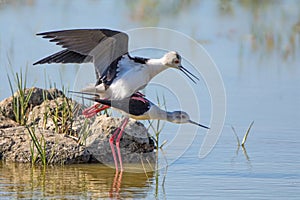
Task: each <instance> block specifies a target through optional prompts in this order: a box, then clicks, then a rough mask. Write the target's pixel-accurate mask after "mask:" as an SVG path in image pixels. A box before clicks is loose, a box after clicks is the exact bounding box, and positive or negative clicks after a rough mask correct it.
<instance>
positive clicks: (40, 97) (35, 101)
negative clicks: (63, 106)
mask: <svg viewBox="0 0 300 200" xmlns="http://www.w3.org/2000/svg"><path fill="white" fill-rule="evenodd" d="M30 92H32V94H31V96H30V99H29V101H28V108H33V107H35V106H37V105H40V104H41V103H42V102H44V99H48V100H53V99H56V98H57V97H63V96H64V94H63V92H62V91H60V90H58V89H55V88H52V89H49V90H44V89H41V88H36V87H33V88H27V89H25V92H24V93H25V97H26V96H27V95H28V94H30ZM19 96H20V95H19V93H18V92H16V93H15V94H14V96H11V97H9V98H6V99H4V100H3V101H1V102H0V109H1V110H0V111H1V113H2V115H4V116H5V117H8V118H9V119H12V120H15V116H14V111H13V99H14V98H18V97H19Z"/></svg>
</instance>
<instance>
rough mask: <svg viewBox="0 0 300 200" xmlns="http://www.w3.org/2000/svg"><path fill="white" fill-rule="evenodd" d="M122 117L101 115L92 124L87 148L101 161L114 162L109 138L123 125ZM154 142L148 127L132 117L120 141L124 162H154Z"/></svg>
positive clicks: (105, 162)
mask: <svg viewBox="0 0 300 200" xmlns="http://www.w3.org/2000/svg"><path fill="white" fill-rule="evenodd" d="M121 122H122V121H121V119H120V118H112V117H106V116H104V115H100V116H98V117H97V118H96V120H95V121H94V123H93V124H92V125H91V128H90V134H89V136H88V138H87V139H86V148H87V149H88V151H89V152H90V153H91V154H92V155H93V156H94V157H95V158H96V159H97V160H98V161H99V162H101V163H104V164H111V163H113V156H112V152H111V148H110V145H109V138H110V136H111V135H112V134H113V133H114V132H115V130H116V129H117V128H118V127H119V126H120V125H121ZM154 148H155V146H154V142H153V141H152V139H151V138H150V136H149V133H148V131H147V129H146V128H145V127H144V125H143V124H142V123H140V122H137V121H135V120H132V119H130V120H129V122H128V124H127V126H126V128H125V130H124V133H123V136H122V139H121V141H120V149H121V155H122V159H123V162H124V163H141V160H143V162H154V161H155V153H154Z"/></svg>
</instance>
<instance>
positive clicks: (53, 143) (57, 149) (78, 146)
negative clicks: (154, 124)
mask: <svg viewBox="0 0 300 200" xmlns="http://www.w3.org/2000/svg"><path fill="white" fill-rule="evenodd" d="M30 91H32V95H31V97H30V99H29V102H28V104H29V106H28V108H27V111H26V112H27V113H26V114H27V121H26V125H27V127H30V128H32V129H30V130H32V131H33V132H34V133H35V135H36V136H37V138H38V140H39V141H43V140H44V142H45V148H46V158H47V163H48V164H61V163H63V164H72V163H89V162H101V163H104V164H112V163H113V157H112V152H111V148H110V145H109V138H110V136H111V135H112V134H113V133H114V132H115V130H116V129H117V128H118V127H119V126H120V124H121V122H122V121H121V120H122V119H120V118H113V117H107V116H105V115H100V116H97V117H96V118H92V119H86V118H84V117H83V116H82V115H81V110H82V108H83V105H80V104H78V103H77V102H75V101H73V100H71V99H69V98H67V97H65V95H64V94H63V93H62V92H61V91H59V90H57V89H50V90H44V89H40V88H31V89H26V90H25V96H26V95H28V94H29V92H30ZM18 95H19V94H18V93H15V94H14V97H15V98H16V97H17V96H18ZM45 97H46V98H45ZM66 104H67V106H68V109H66ZM0 111H1V112H0V160H1V159H2V160H6V161H14V162H24V163H26V162H29V163H30V162H32V158H33V156H34V157H36V156H37V155H38V152H37V149H36V147H35V146H34V143H33V141H32V138H31V136H30V134H29V132H28V129H27V128H26V127H25V126H20V125H19V124H18V123H16V122H15V121H14V119H15V117H14V113H13V97H9V98H7V99H5V100H3V101H1V102H0ZM63 115H64V117H63ZM55 120H56V121H55ZM54 121H55V123H54ZM57 131H58V132H57ZM61 133H63V134H61ZM66 136H68V137H66ZM73 136H75V137H73ZM73 138H79V139H80V140H79V141H80V142H78V141H75V140H74V139H73ZM42 144H44V143H43V142H42ZM154 148H155V146H154V142H153V141H152V139H151V138H150V137H149V133H148V131H147V129H146V128H145V127H144V125H143V124H142V123H139V122H137V121H135V120H129V122H128V124H127V126H126V128H125V131H124V133H123V137H122V139H121V142H120V149H121V154H122V159H123V162H124V163H141V162H142V161H143V162H144V163H145V162H148V163H149V162H151V163H154V162H155V153H154ZM32 149H35V151H34V155H32ZM37 162H39V163H41V159H40V157H39V156H37Z"/></svg>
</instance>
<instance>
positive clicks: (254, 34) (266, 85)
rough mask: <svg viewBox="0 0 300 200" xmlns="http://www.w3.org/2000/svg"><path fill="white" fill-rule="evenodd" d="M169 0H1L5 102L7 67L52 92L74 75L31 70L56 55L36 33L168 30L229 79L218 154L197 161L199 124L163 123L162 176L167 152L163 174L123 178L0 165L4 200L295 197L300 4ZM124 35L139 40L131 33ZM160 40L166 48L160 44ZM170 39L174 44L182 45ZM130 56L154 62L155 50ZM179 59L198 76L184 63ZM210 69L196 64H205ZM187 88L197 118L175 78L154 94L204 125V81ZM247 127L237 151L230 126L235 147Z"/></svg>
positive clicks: (96, 171) (102, 172) (97, 170)
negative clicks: (196, 46)
mask: <svg viewBox="0 0 300 200" xmlns="http://www.w3.org/2000/svg"><path fill="white" fill-rule="evenodd" d="M170 2H171V1H156V3H153V2H152V1H147V0H145V1H138V2H135V1H124V2H123V3H120V2H115V1H92V0H89V1H85V2H83V1H72V2H70V1H32V0H31V1H30V0H28V1H0V26H1V32H0V66H1V71H2V73H1V74H0V78H1V80H4V82H2V84H1V85H0V99H3V98H5V97H7V96H9V95H10V91H9V90H8V87H9V86H8V83H7V81H6V79H7V78H6V72H8V73H10V71H11V68H13V70H14V71H19V69H20V68H22V69H23V70H24V69H25V68H26V65H28V85H35V86H39V87H48V86H49V85H50V84H49V82H51V83H52V84H53V83H56V86H57V87H58V88H59V87H61V86H62V85H64V86H65V87H69V88H72V87H73V83H74V81H75V77H76V76H77V72H79V71H80V70H81V68H80V67H79V66H77V65H76V66H74V65H67V66H64V65H51V66H49V67H44V66H38V67H35V68H33V67H32V63H33V62H34V61H36V60H38V59H40V58H42V57H43V56H45V55H48V54H50V53H52V52H54V51H57V50H58V49H59V48H58V47H56V46H55V45H52V44H50V43H48V42H47V41H46V40H42V39H40V38H37V37H36V36H35V35H34V34H35V33H37V32H41V31H47V30H57V29H67V28H79V27H80V28H84V27H108V28H115V29H119V30H129V29H132V28H139V27H145V26H155V27H156V26H158V27H164V28H169V29H174V30H177V31H179V32H182V33H184V34H187V35H188V36H190V37H192V38H193V39H195V40H196V41H198V42H199V43H201V44H202V45H203V46H204V48H205V49H206V50H207V52H208V53H209V55H210V56H211V58H212V59H213V61H214V62H215V63H216V65H217V66H218V69H219V70H220V73H221V75H222V78H223V81H224V85H225V89H226V97H227V104H226V105H227V112H226V121H225V126H224V128H223V131H222V134H221V136H220V138H219V140H218V142H217V144H216V146H215V147H214V149H213V151H212V152H211V153H210V154H209V155H208V156H206V157H205V158H203V159H200V158H199V157H198V155H199V150H200V147H201V143H202V141H203V140H204V138H205V135H206V132H205V130H202V129H197V130H196V133H197V134H192V133H194V132H195V127H191V126H189V125H183V126H178V125H174V124H170V123H166V124H165V128H164V129H163V132H162V135H161V138H160V141H161V142H162V141H164V140H167V144H166V146H165V147H164V152H165V155H166V158H167V161H168V164H169V166H168V169H167V171H165V168H164V167H165V166H166V161H165V159H164V158H163V156H162V154H161V155H160V159H159V163H158V165H159V168H160V170H159V171H157V172H149V173H147V174H145V173H133V172H124V173H123V174H122V176H116V175H115V172H114V170H113V169H111V168H107V167H105V166H102V165H95V164H94V165H72V166H63V167H60V166H56V167H48V168H47V169H46V170H43V169H39V168H32V167H30V166H28V165H16V164H8V163H3V164H0V198H4V199H5V198H11V197H14V198H35V199H37V198H45V199H46V198H49V199H50V198H59V199H79V198H86V199H89V198H92V197H94V198H147V199H153V198H158V199H165V198H166V199H175V198H176V199H179V198H188V199H199V197H204V198H205V199H223V198H224V197H228V198H230V199H242V198H243V199H283V198H287V199H298V198H299V196H300V191H299V188H300V172H299V169H300V158H299V147H300V136H299V133H300V125H299V119H300V104H299V102H300V84H299V77H300V67H299V66H300V62H299V61H300V59H299V55H300V54H299V53H300V52H299V45H300V38H299V33H300V7H299V3H298V2H297V1H283V2H281V1H276V2H274V1H263V3H260V4H256V3H255V2H256V1H246V0H240V1H234V2H232V1H184V2H182V1H172V4H170ZM137 39H139V38H137ZM131 40H132V41H131V42H133V43H134V40H133V38H132V39H131ZM157 40H159V38H157ZM158 42H159V43H167V42H166V40H161V41H158ZM170 43H174V44H175V45H176V44H177V43H178V44H179V41H171V42H170ZM178 49H179V50H180V49H181V50H180V53H182V54H183V57H186V56H184V53H185V52H188V51H189V50H190V47H189V46H179V47H178ZM176 50H177V49H176ZM137 54H143V55H146V56H160V55H161V51H156V52H152V51H140V52H137ZM195 56H197V55H195ZM196 58H197V57H196ZM184 64H186V66H187V68H189V69H193V68H192V66H190V65H189V64H188V63H187V62H186V63H184ZM207 66H208V63H205V62H204V61H203V66H202V67H204V68H205V67H207ZM91 70H92V68H91ZM45 74H46V75H45ZM201 75H202V74H201ZM174 76H175V77H176V76H177V73H175V72H174V70H168V71H166V72H164V75H163V76H158V77H157V78H156V79H155V80H154V82H155V83H159V82H162V81H163V80H166V79H168V78H170V77H171V78H172V77H174ZM179 78H182V77H181V76H180V77H179ZM202 78H203V76H202ZM169 80H171V79H168V81H169ZM160 86H161V85H160ZM163 86H164V85H163ZM172 87H176V88H179V90H182V91H181V92H180V93H182V94H184V95H182V94H179V93H178V92H177V91H176V90H171V89H170V88H172ZM192 87H193V89H195V88H197V92H196V97H197V98H198V99H199V105H197V106H198V109H199V110H200V111H201V118H200V117H199V113H198V111H197V112H196V111H195V104H192V103H189V101H187V100H186V99H189V98H190V97H189V96H188V95H186V93H185V92H187V91H185V89H186V87H185V85H184V84H182V82H180V81H176V82H172V86H169V87H168V85H165V86H164V87H160V88H159V89H157V90H158V91H159V95H161V93H163V94H164V95H165V97H166V105H167V108H168V109H169V110H174V109H178V108H179V106H180V108H181V109H184V110H186V111H188V112H189V113H190V114H191V116H192V118H193V119H195V120H199V121H201V123H204V124H209V122H210V118H211V110H212V108H211V104H210V96H209V93H208V90H207V89H206V85H205V82H204V81H203V80H201V81H200V83H199V84H198V85H195V86H192ZM156 88H157V85H155V84H152V85H150V87H149V89H147V90H146V93H147V95H148V96H149V97H150V99H152V100H155V97H154V98H153V95H154V94H155V92H156ZM180 95H182V96H183V97H181V96H180ZM178 96H180V97H179V98H175V97H178ZM179 99H180V100H179ZM253 120H254V121H255V123H254V125H253V127H252V129H251V131H250V134H249V136H248V140H247V143H246V148H245V149H244V150H243V149H242V148H239V149H237V141H236V138H235V136H234V134H233V131H232V129H231V126H233V127H234V128H235V130H236V132H237V134H238V136H239V137H240V140H241V139H242V137H243V135H244V133H245V132H246V130H247V128H248V126H249V124H250V123H251V121H253ZM146 124H147V123H146ZM179 127H180V128H179ZM164 176H165V183H164V185H162V183H163V178H164Z"/></svg>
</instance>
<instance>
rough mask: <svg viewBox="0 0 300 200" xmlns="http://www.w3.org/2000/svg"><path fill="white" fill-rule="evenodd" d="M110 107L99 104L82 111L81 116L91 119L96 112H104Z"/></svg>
mask: <svg viewBox="0 0 300 200" xmlns="http://www.w3.org/2000/svg"><path fill="white" fill-rule="evenodd" d="M109 107H110V106H107V105H101V104H100V103H97V104H95V105H93V106H91V107H89V108H87V109H84V110H83V111H82V114H83V115H84V116H85V117H86V118H91V117H93V116H95V115H96V114H97V113H98V112H100V111H102V110H106V109H107V108H109Z"/></svg>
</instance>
